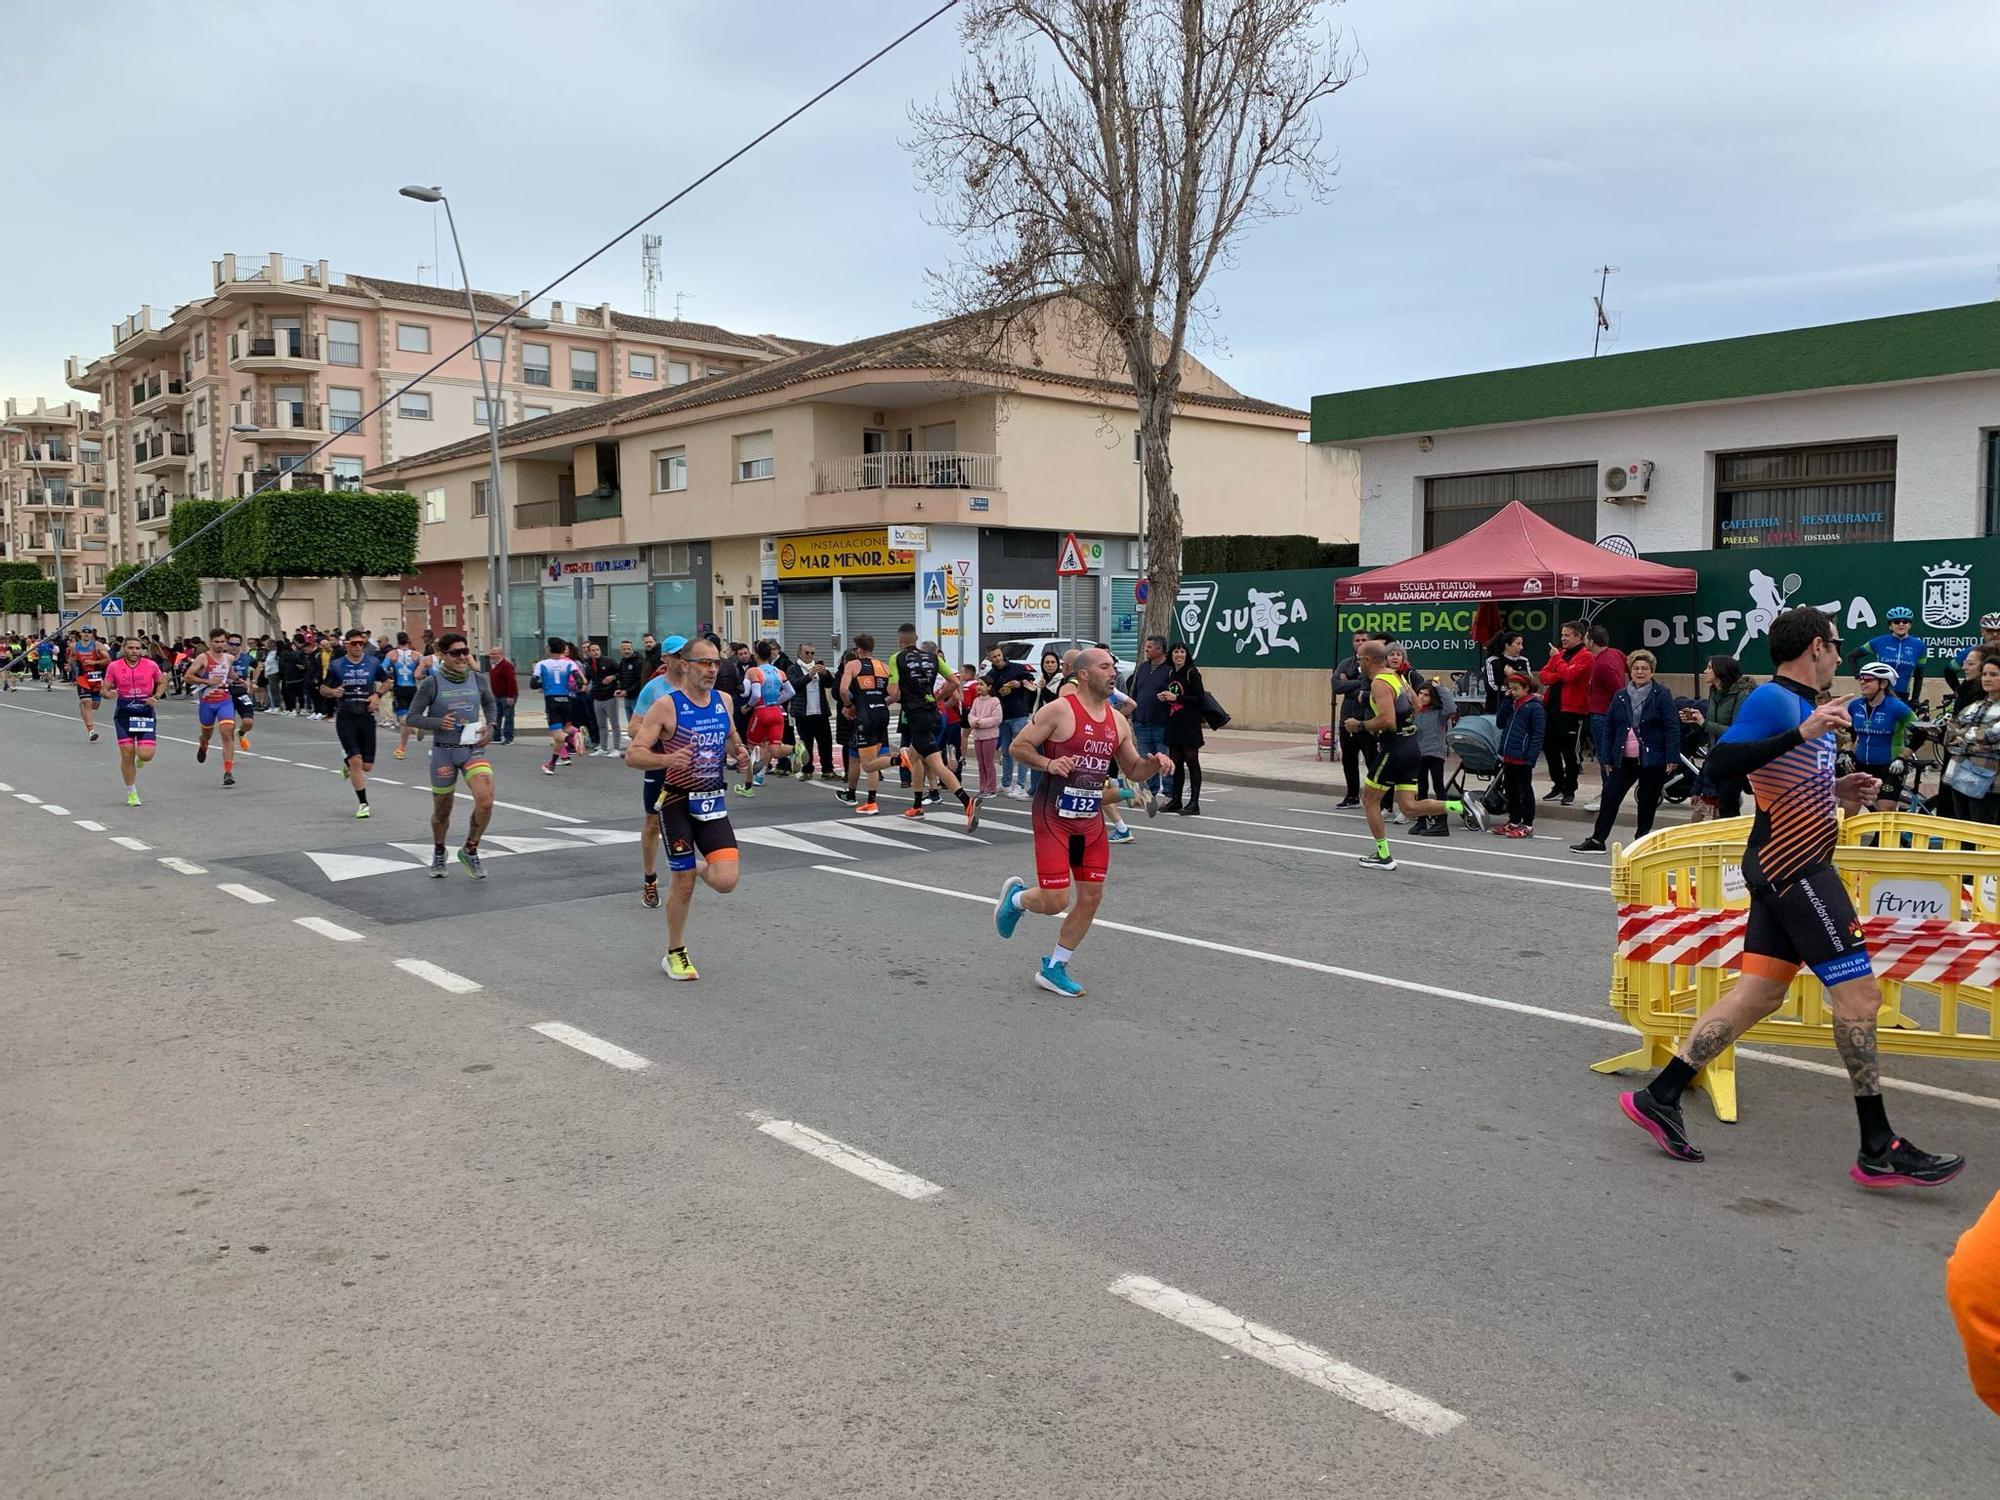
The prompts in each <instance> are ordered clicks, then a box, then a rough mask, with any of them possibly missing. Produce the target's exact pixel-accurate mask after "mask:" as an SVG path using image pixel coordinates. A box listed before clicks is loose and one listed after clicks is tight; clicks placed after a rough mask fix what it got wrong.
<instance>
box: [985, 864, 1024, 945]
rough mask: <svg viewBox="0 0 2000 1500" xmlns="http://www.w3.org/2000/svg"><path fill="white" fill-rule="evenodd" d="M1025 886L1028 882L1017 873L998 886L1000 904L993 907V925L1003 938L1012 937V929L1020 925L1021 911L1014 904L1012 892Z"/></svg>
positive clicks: (1022, 889) (1021, 889)
mask: <svg viewBox="0 0 2000 1500" xmlns="http://www.w3.org/2000/svg"><path fill="white" fill-rule="evenodd" d="M1027 888H1028V882H1027V881H1025V880H1023V879H1022V878H1021V877H1020V876H1018V875H1009V876H1008V877H1007V883H1006V884H1005V885H1003V886H1001V887H1000V904H999V905H998V906H996V907H994V908H993V925H994V927H995V928H996V929H998V931H999V933H1000V936H1002V937H1003V938H1010V937H1012V936H1013V935H1014V929H1015V928H1016V927H1019V926H1020V925H1021V913H1020V911H1019V910H1018V909H1017V908H1016V907H1015V905H1014V892H1016V891H1025V890H1026V889H1027Z"/></svg>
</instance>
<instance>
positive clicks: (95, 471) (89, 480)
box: [82, 459, 104, 484]
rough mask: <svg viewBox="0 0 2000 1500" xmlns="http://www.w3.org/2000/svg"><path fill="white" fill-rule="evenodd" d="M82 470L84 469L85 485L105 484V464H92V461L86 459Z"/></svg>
mask: <svg viewBox="0 0 2000 1500" xmlns="http://www.w3.org/2000/svg"><path fill="white" fill-rule="evenodd" d="M82 469H83V482H84V483H85V484H102V483H104V465H103V464H101V463H92V462H90V460H88V459H85V460H84V462H83V464H82Z"/></svg>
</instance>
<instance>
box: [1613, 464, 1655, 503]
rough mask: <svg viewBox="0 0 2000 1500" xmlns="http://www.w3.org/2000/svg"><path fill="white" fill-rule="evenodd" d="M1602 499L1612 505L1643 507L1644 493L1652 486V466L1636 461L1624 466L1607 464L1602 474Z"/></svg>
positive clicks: (1644, 501)
mask: <svg viewBox="0 0 2000 1500" xmlns="http://www.w3.org/2000/svg"><path fill="white" fill-rule="evenodd" d="M1603 480H1604V498H1605V499H1606V500H1607V501H1609V502H1610V503H1611V504H1613V505H1644V504H1645V503H1646V492H1647V491H1648V490H1650V489H1651V488H1652V486H1653V464H1652V460H1650V459H1637V460H1635V461H1633V462H1632V463H1626V464H1607V465H1606V466H1605V469H1604V474H1603Z"/></svg>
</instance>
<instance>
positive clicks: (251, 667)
mask: <svg viewBox="0 0 2000 1500" xmlns="http://www.w3.org/2000/svg"><path fill="white" fill-rule="evenodd" d="M229 654H230V655H231V656H232V657H234V658H235V661H236V674H235V682H234V683H233V684H232V686H231V690H230V696H231V697H232V698H233V699H234V700H235V703H236V748H237V749H239V750H248V749H249V748H250V731H251V729H253V728H254V727H255V721H256V718H257V699H256V697H255V696H254V693H255V689H256V686H257V674H258V673H259V672H260V671H262V670H263V663H262V662H260V661H259V660H258V658H257V653H256V652H255V651H246V650H244V649H243V637H242V636H240V635H237V634H235V633H233V632H232V633H231V634H230V637H229Z"/></svg>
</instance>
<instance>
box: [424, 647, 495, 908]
mask: <svg viewBox="0 0 2000 1500" xmlns="http://www.w3.org/2000/svg"><path fill="white" fill-rule="evenodd" d="M431 660H433V661H434V662H435V663H436V664H437V670H436V671H434V672H429V673H426V674H425V676H424V678H423V680H422V681H421V682H419V683H418V684H417V692H416V696H415V697H414V698H412V699H411V700H410V708H409V712H408V713H407V714H406V715H405V716H404V719H403V723H404V726H405V727H406V728H407V727H412V726H414V727H415V728H416V729H418V730H420V731H421V730H429V731H430V732H431V733H432V734H434V735H435V736H436V738H435V739H433V740H432V741H431V878H432V879H433V880H442V879H444V875H445V862H444V841H445V836H446V835H447V834H449V833H450V832H451V804H452V802H453V801H454V800H455V796H454V794H455V793H456V792H457V790H458V779H459V777H460V776H463V777H464V778H465V786H466V790H467V791H468V792H470V793H471V794H472V824H471V826H470V827H469V828H468V829H467V830H466V834H465V843H464V845H463V846H462V847H461V848H460V849H459V851H458V862H459V863H460V864H462V865H464V866H465V873H466V874H468V875H470V876H471V877H472V878H473V879H474V880H484V879H485V878H486V871H485V869H484V868H483V867H482V866H481V865H480V863H479V836H480V835H481V834H483V833H484V832H486V825H487V823H488V822H489V821H491V819H492V817H493V762H492V761H491V760H490V759H489V758H488V756H487V754H486V747H487V745H488V744H489V743H491V741H492V739H493V724H494V721H495V720H496V719H497V718H498V717H499V714H500V705H499V703H498V702H497V701H496V700H495V699H494V697H493V689H492V688H490V687H489V686H487V683H486V676H485V674H484V673H483V672H480V671H478V670H476V669H475V668H474V667H473V665H472V648H471V647H470V646H469V645H467V644H466V641H465V637H464V636H462V635H460V634H459V633H458V632H457V631H455V630H448V631H446V632H445V633H444V634H443V635H441V636H439V637H438V642H437V655H436V656H435V657H433V658H431Z"/></svg>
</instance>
